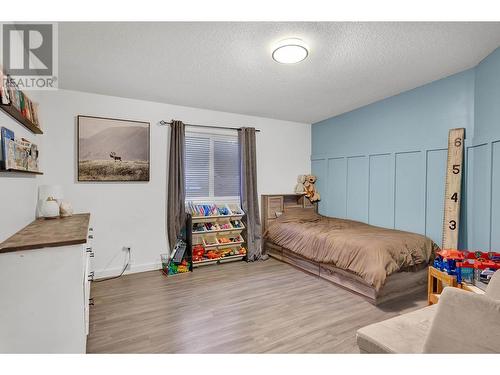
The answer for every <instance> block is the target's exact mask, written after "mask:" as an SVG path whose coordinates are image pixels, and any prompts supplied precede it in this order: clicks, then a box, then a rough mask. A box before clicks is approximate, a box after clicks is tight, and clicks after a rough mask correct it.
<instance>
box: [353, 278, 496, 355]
mask: <svg viewBox="0 0 500 375" xmlns="http://www.w3.org/2000/svg"><path fill="white" fill-rule="evenodd" d="M357 342H358V346H359V349H360V352H361V353H500V272H496V273H495V274H494V275H493V277H492V279H491V281H490V283H489V285H488V288H487V289H486V293H485V294H474V293H471V292H467V291H465V290H462V289H458V288H451V287H448V288H445V289H444V290H443V292H442V294H441V296H440V298H439V303H438V304H436V305H432V306H428V307H425V308H423V309H420V310H417V311H413V312H411V313H408V314H403V315H400V316H397V317H395V318H392V319H388V320H386V321H383V322H380V323H375V324H372V325H369V326H367V327H364V328H361V329H360V330H359V331H358V333H357Z"/></svg>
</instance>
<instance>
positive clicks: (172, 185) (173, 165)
mask: <svg viewBox="0 0 500 375" xmlns="http://www.w3.org/2000/svg"><path fill="white" fill-rule="evenodd" d="M184 141H185V132H184V124H183V123H182V121H174V120H172V125H171V126H170V153H169V159H168V186H167V215H166V216H167V217H166V221H167V235H168V242H169V244H170V251H172V249H173V248H174V246H175V243H176V241H177V237H178V236H179V234H180V232H181V229H182V227H183V226H184V225H185V222H186V212H185V207H184V199H185V197H186V187H185V186H184V144H185V143H184Z"/></svg>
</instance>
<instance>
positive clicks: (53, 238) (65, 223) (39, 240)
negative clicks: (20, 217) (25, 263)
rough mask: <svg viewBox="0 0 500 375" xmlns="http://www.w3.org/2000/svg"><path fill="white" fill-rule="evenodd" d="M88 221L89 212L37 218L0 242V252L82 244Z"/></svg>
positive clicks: (86, 232) (85, 237) (85, 238)
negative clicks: (52, 217)
mask: <svg viewBox="0 0 500 375" xmlns="http://www.w3.org/2000/svg"><path fill="white" fill-rule="evenodd" d="M89 221H90V214H89V213H84V214H76V215H73V216H69V217H60V218H57V219H43V218H42V219H37V220H35V221H33V222H32V223H31V224H29V225H28V226H26V227H24V228H23V229H21V230H20V231H19V232H17V233H16V234H14V235H13V236H11V237H9V238H7V239H6V240H5V241H4V242H2V243H0V253H9V252H13V251H21V250H33V249H40V248H43V247H57V246H68V245H78V244H84V243H85V242H87V235H88V227H89Z"/></svg>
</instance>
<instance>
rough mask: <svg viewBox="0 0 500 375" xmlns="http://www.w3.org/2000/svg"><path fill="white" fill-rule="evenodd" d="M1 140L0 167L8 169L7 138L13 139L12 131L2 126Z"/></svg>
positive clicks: (0, 131)
mask: <svg viewBox="0 0 500 375" xmlns="http://www.w3.org/2000/svg"><path fill="white" fill-rule="evenodd" d="M0 134H1V136H2V140H1V142H0V168H2V169H9V150H8V146H9V143H10V142H8V141H9V140H12V141H13V140H14V132H13V131H12V130H10V129H7V128H5V127H2V129H1V130H0Z"/></svg>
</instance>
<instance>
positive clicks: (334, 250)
mask: <svg viewBox="0 0 500 375" xmlns="http://www.w3.org/2000/svg"><path fill="white" fill-rule="evenodd" d="M265 238H266V239H269V240H271V241H272V242H274V243H275V244H277V245H279V246H282V247H285V248H287V249H289V250H290V251H292V252H294V253H296V254H299V255H301V256H303V257H304V258H307V259H310V260H313V261H316V262H319V263H328V264H333V265H334V266H336V267H338V268H341V269H343V270H348V271H351V272H354V273H355V274H357V275H359V276H360V277H361V278H362V279H363V280H365V281H366V282H367V283H368V284H369V285H372V286H373V287H374V288H375V289H376V291H377V292H378V291H379V290H380V288H381V287H382V286H383V285H384V282H385V279H386V277H387V276H389V275H391V274H392V273H395V272H398V271H403V270H411V269H412V268H413V269H414V268H415V266H418V265H422V264H427V263H428V262H429V261H430V260H432V259H433V257H434V251H435V250H436V249H437V246H436V244H435V243H434V242H433V241H432V240H430V239H429V238H427V237H425V236H422V235H420V234H416V233H410V232H403V231H399V230H394V229H385V228H380V227H375V226H373V225H369V224H364V223H360V222H358V221H352V220H343V219H336V218H330V217H326V216H321V215H318V214H317V213H315V212H314V211H312V210H294V211H292V212H289V213H285V214H284V215H282V216H281V217H279V218H278V219H277V220H276V221H275V222H274V223H272V224H271V225H270V226H269V229H268V230H267V231H266V233H265Z"/></svg>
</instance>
